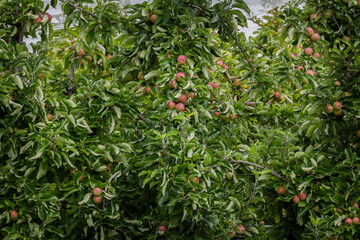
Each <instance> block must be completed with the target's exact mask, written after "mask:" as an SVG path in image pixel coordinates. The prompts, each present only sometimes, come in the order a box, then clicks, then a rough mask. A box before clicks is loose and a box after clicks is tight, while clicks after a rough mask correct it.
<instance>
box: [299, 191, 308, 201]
mask: <svg viewBox="0 0 360 240" xmlns="http://www.w3.org/2000/svg"><path fill="white" fill-rule="evenodd" d="M299 198H300V200H302V201H304V200H305V199H306V194H305V193H300V194H299Z"/></svg>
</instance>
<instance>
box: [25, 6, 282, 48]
mask: <svg viewBox="0 0 360 240" xmlns="http://www.w3.org/2000/svg"><path fill="white" fill-rule="evenodd" d="M119 1H120V0H119ZM123 1H124V0H123ZM125 1H127V0H125ZM244 1H245V2H246V4H247V5H248V6H249V8H250V10H251V14H250V15H251V16H258V17H261V16H263V15H264V14H265V13H266V11H269V10H271V9H272V8H274V7H276V6H281V5H283V4H285V3H286V2H289V0H244ZM44 2H45V4H47V3H48V4H50V0H44ZM129 2H130V3H132V4H135V3H142V2H144V0H130V1H129ZM216 2H219V0H213V3H216ZM48 12H49V13H50V14H51V15H52V16H53V19H52V20H51V22H52V23H53V24H59V26H58V27H61V26H62V23H63V22H64V16H63V15H62V10H61V7H60V4H58V7H57V8H52V7H51V6H50V9H49V10H48ZM256 29H257V25H256V24H254V23H253V22H251V21H248V27H247V28H241V29H240V30H241V31H243V32H245V35H246V36H251V34H252V33H253V32H254V31H255V30H256ZM38 40H39V39H32V38H27V39H25V43H26V44H29V43H31V42H36V41H38Z"/></svg>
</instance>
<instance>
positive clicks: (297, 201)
mask: <svg viewBox="0 0 360 240" xmlns="http://www.w3.org/2000/svg"><path fill="white" fill-rule="evenodd" d="M293 202H294V203H295V204H298V203H299V202H300V198H299V196H297V195H296V196H294V197H293Z"/></svg>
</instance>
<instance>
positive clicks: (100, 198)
mask: <svg viewBox="0 0 360 240" xmlns="http://www.w3.org/2000/svg"><path fill="white" fill-rule="evenodd" d="M93 201H94V203H95V204H100V203H101V202H102V197H101V196H94V197H93Z"/></svg>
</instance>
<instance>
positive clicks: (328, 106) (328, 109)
mask: <svg viewBox="0 0 360 240" xmlns="http://www.w3.org/2000/svg"><path fill="white" fill-rule="evenodd" d="M325 112H326V113H333V112H334V108H333V107H332V106H330V105H326V106H325Z"/></svg>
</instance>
